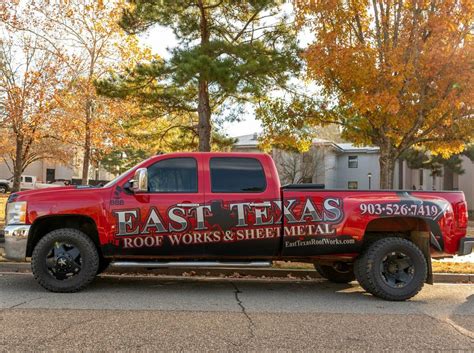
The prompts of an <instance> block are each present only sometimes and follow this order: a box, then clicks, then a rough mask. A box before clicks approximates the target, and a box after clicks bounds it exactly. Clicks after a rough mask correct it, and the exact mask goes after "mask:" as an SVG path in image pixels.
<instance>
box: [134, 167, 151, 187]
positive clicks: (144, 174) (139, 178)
mask: <svg viewBox="0 0 474 353" xmlns="http://www.w3.org/2000/svg"><path fill="white" fill-rule="evenodd" d="M130 183H131V184H132V191H133V192H135V193H136V192H147V191H148V170H147V169H146V168H139V169H137V171H136V172H135V176H134V177H133V180H131V181H130Z"/></svg>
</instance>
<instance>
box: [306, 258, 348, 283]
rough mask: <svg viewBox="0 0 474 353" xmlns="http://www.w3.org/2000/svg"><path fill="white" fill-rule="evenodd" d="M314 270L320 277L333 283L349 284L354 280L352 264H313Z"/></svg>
mask: <svg viewBox="0 0 474 353" xmlns="http://www.w3.org/2000/svg"><path fill="white" fill-rule="evenodd" d="M314 268H315V269H316V271H318V273H319V274H320V275H321V277H324V278H326V279H327V280H329V281H331V282H334V283H349V282H352V281H354V280H355V275H354V267H353V266H352V264H348V263H345V262H336V263H334V264H332V265H321V264H314Z"/></svg>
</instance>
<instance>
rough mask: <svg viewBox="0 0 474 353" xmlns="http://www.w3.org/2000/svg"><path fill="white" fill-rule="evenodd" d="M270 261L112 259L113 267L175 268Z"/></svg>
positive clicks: (261, 264)
mask: <svg viewBox="0 0 474 353" xmlns="http://www.w3.org/2000/svg"><path fill="white" fill-rule="evenodd" d="M271 265H272V263H271V262H270V261H249V262H221V261H170V262H154V261H114V262H112V263H111V264H110V266H113V267H122V268H124V267H147V268H177V267H270V266H271Z"/></svg>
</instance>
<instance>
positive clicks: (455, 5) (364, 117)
mask: <svg viewBox="0 0 474 353" xmlns="http://www.w3.org/2000/svg"><path fill="white" fill-rule="evenodd" d="M295 7H296V12H297V16H298V18H299V24H300V26H301V27H302V28H308V29H309V30H310V33H311V36H312V38H313V39H314V41H313V42H312V43H311V44H310V45H309V46H308V48H307V49H306V50H305V53H304V58H305V60H306V63H307V77H308V79H309V80H311V81H312V82H315V83H317V84H318V85H319V86H320V87H321V96H322V98H321V99H314V97H307V96H306V97H304V95H302V96H299V97H297V99H296V100H295V101H291V102H290V103H288V104H282V103H281V102H280V103H275V102H272V103H271V104H269V106H267V108H269V109H267V110H266V111H265V114H263V116H264V118H266V123H265V124H266V131H267V132H270V133H277V134H284V133H285V132H287V131H288V130H287V128H286V127H287V126H293V127H301V129H302V132H303V135H304V134H305V133H307V132H308V128H309V127H311V126H312V125H319V124H329V123H336V124H340V125H341V126H342V136H343V137H344V138H346V139H347V140H350V141H352V142H354V143H356V144H360V145H362V144H367V145H375V146H378V147H380V174H381V175H380V180H381V185H380V186H381V188H388V189H391V188H392V187H393V171H394V165H395V161H396V160H397V159H398V158H399V157H400V156H401V155H402V154H403V152H404V151H406V150H408V149H409V148H410V147H413V146H417V147H423V148H425V149H427V150H430V151H431V153H433V154H441V155H442V156H443V157H448V156H449V155H450V154H453V153H459V152H461V151H462V149H463V148H464V145H465V143H466V142H468V141H472V139H473V131H474V123H473V115H472V114H473V112H472V109H473V106H472V102H473V98H474V97H473V89H472V88H473V87H474V82H473V78H474V71H473V66H472V62H473V37H472V28H473V18H474V4H473V2H472V1H469V0H460V1H457V0H446V1H435V0H410V1H408V0H407V1H402V0H393V1H392V0H372V1H368V0H365V1H343V0H340V1H339V0H338V1H325V0H315V1H303V0H301V1H299V0H295ZM293 137H294V138H295V140H298V138H299V137H298V136H296V137H295V136H293ZM303 137H307V136H303Z"/></svg>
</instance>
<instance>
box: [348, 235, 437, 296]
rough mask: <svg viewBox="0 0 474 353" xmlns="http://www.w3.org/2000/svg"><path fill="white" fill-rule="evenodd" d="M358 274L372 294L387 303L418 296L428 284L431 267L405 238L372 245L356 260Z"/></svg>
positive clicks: (382, 240) (387, 239)
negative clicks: (429, 268)
mask: <svg viewBox="0 0 474 353" xmlns="http://www.w3.org/2000/svg"><path fill="white" fill-rule="evenodd" d="M355 267H356V271H355V275H356V277H357V280H358V281H359V283H360V284H361V286H362V287H363V288H364V289H365V290H366V291H368V292H369V293H371V294H373V295H375V296H377V297H379V298H382V299H386V300H393V301H402V300H407V299H410V298H411V297H413V296H415V295H416V294H417V293H418V292H419V291H420V290H421V288H423V285H424V283H425V281H426V276H427V273H428V266H427V263H426V259H425V256H424V255H423V253H422V252H421V250H420V248H419V247H418V246H416V245H415V244H414V243H412V242H411V241H409V240H406V239H403V238H394V237H390V238H383V239H380V240H378V241H376V242H374V243H372V244H371V245H370V246H369V247H368V248H367V249H366V250H365V251H364V252H363V253H362V255H361V256H360V257H359V258H358V259H357V260H356V262H355Z"/></svg>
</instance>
